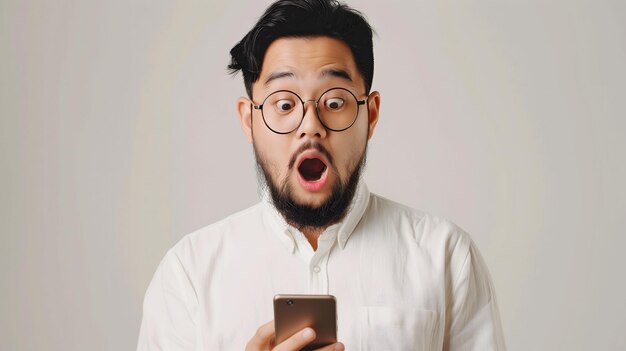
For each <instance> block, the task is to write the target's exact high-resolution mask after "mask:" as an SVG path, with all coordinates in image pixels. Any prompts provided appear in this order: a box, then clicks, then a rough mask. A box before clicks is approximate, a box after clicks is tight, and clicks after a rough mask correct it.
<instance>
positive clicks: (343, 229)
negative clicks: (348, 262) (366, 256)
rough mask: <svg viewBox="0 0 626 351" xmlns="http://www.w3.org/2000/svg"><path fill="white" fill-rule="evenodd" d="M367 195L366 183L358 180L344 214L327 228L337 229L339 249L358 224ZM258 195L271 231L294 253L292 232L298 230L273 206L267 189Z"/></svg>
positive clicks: (294, 243)
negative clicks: (338, 220)
mask: <svg viewBox="0 0 626 351" xmlns="http://www.w3.org/2000/svg"><path fill="white" fill-rule="evenodd" d="M369 195H370V192H369V189H368V188H367V185H366V184H365V182H363V181H360V182H359V184H358V185H357V190H356V192H355V194H354V198H352V202H351V203H350V208H349V209H348V213H347V214H346V216H345V217H344V218H343V219H342V220H341V221H340V222H339V223H336V224H334V225H332V226H330V227H328V228H327V230H330V231H333V230H336V231H337V242H338V244H339V247H340V248H341V249H343V248H344V247H345V246H346V244H347V242H348V239H349V238H350V235H352V233H353V232H354V229H355V228H356V226H357V224H359V221H360V220H361V218H362V217H363V214H364V213H365V210H366V209H367V206H368V204H369V199H370V196H369ZM260 197H261V202H262V205H263V207H264V208H265V213H266V215H265V217H266V219H267V221H268V225H269V226H270V228H271V230H272V232H274V233H275V234H276V235H277V236H278V238H279V240H280V241H281V242H282V243H283V244H284V245H285V246H286V247H287V250H289V252H291V253H294V252H295V248H296V242H295V240H296V238H295V237H294V233H297V232H298V230H297V229H296V228H294V227H292V226H291V225H289V224H288V223H287V222H286V221H285V219H284V218H283V216H282V215H281V214H280V213H279V212H278V210H277V209H276V208H275V207H274V205H273V204H272V198H271V195H270V194H269V191H268V190H266V189H263V190H261V192H260Z"/></svg>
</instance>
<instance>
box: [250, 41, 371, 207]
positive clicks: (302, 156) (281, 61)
mask: <svg viewBox="0 0 626 351" xmlns="http://www.w3.org/2000/svg"><path fill="white" fill-rule="evenodd" d="M364 86H365V85H364V82H363V78H362V77H361V74H360V73H359V71H358V69H357V67H356V64H355V62H354V58H353V56H352V52H351V51H350V49H349V47H348V46H347V45H346V44H345V43H343V42H341V41H339V40H336V39H332V38H328V37H313V38H281V39H277V40H275V41H274V42H273V43H272V44H271V45H270V46H269V47H268V49H267V51H266V53H265V57H264V60H263V66H262V68H261V74H260V77H259V79H258V80H257V81H256V82H255V83H254V84H253V86H252V91H253V97H252V100H253V104H254V105H259V104H261V103H263V101H264V99H265V98H266V97H267V96H268V95H270V94H271V93H273V92H276V91H278V90H290V91H293V92H295V93H296V94H298V95H299V96H300V98H301V99H302V100H304V101H305V107H304V111H305V115H304V119H303V120H302V123H301V124H300V126H299V127H298V128H297V129H296V130H295V131H293V132H291V133H288V134H277V133H274V132H273V131H271V130H270V129H269V128H268V127H267V126H266V125H265V123H264V121H263V118H262V115H261V111H260V110H255V109H251V107H250V101H249V100H248V99H245V98H241V99H240V100H239V102H238V109H239V114H240V117H241V122H242V126H243V128H244V131H245V132H246V136H247V138H248V141H249V142H252V143H253V144H254V148H255V153H256V157H257V161H258V162H259V163H260V166H261V167H262V169H263V172H264V174H265V177H266V178H267V179H266V180H267V181H268V182H271V184H268V185H270V186H271V187H273V188H274V189H277V190H278V191H279V192H281V193H282V194H288V196H289V199H290V200H291V201H292V202H293V203H295V204H297V205H303V206H308V207H310V208H319V207H320V206H326V205H327V204H328V201H329V199H331V198H332V197H333V191H334V192H335V193H336V192H337V191H338V190H339V189H340V188H341V185H342V184H343V185H346V184H348V182H349V179H350V177H351V176H352V175H353V173H354V172H355V171H357V170H358V168H359V167H360V162H361V161H362V160H363V159H364V154H365V150H366V146H367V141H368V139H369V138H370V137H371V136H372V133H373V131H374V127H375V125H376V121H377V119H378V107H379V101H380V98H379V95H378V93H377V92H374V93H372V94H370V96H369V99H367V102H366V104H364V105H361V106H359V107H358V117H357V119H356V121H355V123H354V124H353V125H352V126H351V127H350V128H348V129H346V130H344V131H341V132H334V131H330V130H328V129H326V128H325V127H324V125H322V123H321V122H320V120H319V118H318V117H317V115H316V111H315V102H314V101H308V100H317V99H318V98H319V97H320V95H321V94H322V93H324V92H325V91H327V90H328V89H331V88H337V87H339V88H344V89H347V90H349V91H350V92H352V94H354V95H355V96H356V97H357V99H358V100H365V99H366V95H365V91H364ZM296 103H297V104H301V103H300V102H299V101H296ZM300 115H301V114H300ZM336 195H337V194H335V197H336Z"/></svg>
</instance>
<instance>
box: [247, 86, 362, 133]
mask: <svg viewBox="0 0 626 351" xmlns="http://www.w3.org/2000/svg"><path fill="white" fill-rule="evenodd" d="M308 101H315V112H317V117H318V118H319V120H320V122H321V123H322V125H323V126H324V127H325V128H326V129H328V130H332V131H334V132H341V131H344V130H346V129H348V128H350V127H352V125H353V124H354V122H355V121H356V118H357V116H358V115H359V106H361V105H363V104H365V101H366V100H358V99H357V98H356V96H354V94H352V92H351V91H350V90H348V89H344V88H332V89H329V90H326V91H325V92H324V93H322V95H321V96H320V97H319V99H317V100H307V101H304V100H302V99H301V98H300V96H298V94H296V93H294V92H293V91H289V90H278V91H275V92H273V93H271V94H270V95H269V96H268V97H266V98H265V100H263V103H262V104H260V105H252V106H253V107H254V109H256V110H261V115H262V116H263V122H265V125H266V126H267V128H269V129H270V130H271V131H272V132H274V133H277V134H289V133H291V132H293V131H294V130H296V129H298V128H299V127H300V124H302V121H303V120H304V114H305V110H304V103H305V102H308ZM298 102H300V103H298Z"/></svg>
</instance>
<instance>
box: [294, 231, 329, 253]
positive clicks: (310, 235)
mask: <svg viewBox="0 0 626 351" xmlns="http://www.w3.org/2000/svg"><path fill="white" fill-rule="evenodd" d="M326 228H327V227H323V228H319V227H304V228H300V231H301V232H302V234H304V237H306V240H307V241H308V242H309V244H311V247H312V248H313V251H316V250H317V239H318V238H319V237H320V235H322V233H323V232H324V230H325V229H326Z"/></svg>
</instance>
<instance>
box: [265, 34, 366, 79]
mask: <svg viewBox="0 0 626 351" xmlns="http://www.w3.org/2000/svg"><path fill="white" fill-rule="evenodd" d="M343 73H346V74H345V75H347V77H346V76H345V75H344V74H343ZM285 79H291V80H296V81H301V80H332V79H340V80H343V81H346V83H352V84H350V85H354V86H361V84H362V77H361V75H360V73H359V71H358V69H357V67H356V63H355V62H354V57H353V55H352V51H351V50H350V48H349V47H348V45H346V44H345V43H344V42H343V41H340V40H338V39H334V38H329V37H305V38H292V37H287V38H280V39H277V40H275V41H273V42H272V43H271V44H270V45H269V47H268V48H267V50H266V51H265V56H264V58H263V66H262V67H261V74H260V76H259V79H258V80H257V82H256V83H255V84H257V85H262V86H268V85H272V84H274V82H275V81H281V80H285ZM268 80H269V81H268Z"/></svg>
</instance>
